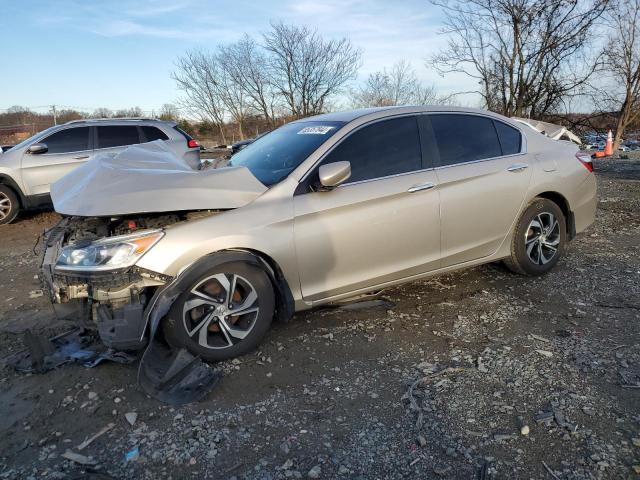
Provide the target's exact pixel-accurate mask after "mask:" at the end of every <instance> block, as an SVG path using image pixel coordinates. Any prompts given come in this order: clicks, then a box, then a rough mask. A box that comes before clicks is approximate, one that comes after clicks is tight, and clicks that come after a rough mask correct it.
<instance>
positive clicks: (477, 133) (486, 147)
mask: <svg viewBox="0 0 640 480" xmlns="http://www.w3.org/2000/svg"><path fill="white" fill-rule="evenodd" d="M429 118H430V120H431V125H432V127H433V134H434V136H435V139H436V143H437V145H438V150H439V151H440V165H441V166H445V165H455V164H456V163H463V162H470V161H473V160H482V159H483V158H492V157H499V156H500V155H502V150H501V149H500V142H499V141H498V134H497V133H496V129H495V127H494V126H493V120H492V119H490V118H487V117H481V116H478V115H460V114H437V115H430V116H429Z"/></svg>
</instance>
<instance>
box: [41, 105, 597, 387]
mask: <svg viewBox="0 0 640 480" xmlns="http://www.w3.org/2000/svg"><path fill="white" fill-rule="evenodd" d="M52 198H53V201H54V205H55V208H56V210H57V211H58V212H59V213H61V214H62V215H64V218H63V220H62V221H61V223H60V224H59V225H58V226H56V227H55V228H54V229H53V230H51V231H50V232H49V233H48V235H47V238H46V251H45V255H44V264H43V270H44V277H45V279H46V283H47V285H48V289H49V291H50V294H51V299H52V301H53V302H54V304H55V305H56V308H57V310H58V311H59V312H60V315H62V316H69V315H73V316H74V317H75V318H77V319H79V320H81V321H82V322H83V323H84V324H92V325H93V326H94V327H95V328H97V330H98V332H99V334H100V337H101V339H102V341H103V342H104V343H105V344H107V345H110V346H112V347H113V348H115V349H124V350H128V349H136V348H139V349H142V348H144V347H145V346H146V345H147V344H148V343H149V341H150V339H151V340H153V339H154V338H155V336H156V335H155V334H156V330H158V331H162V342H161V343H162V345H164V346H166V345H169V346H171V347H173V350H172V349H170V348H168V349H165V350H157V351H156V353H155V354H153V355H156V357H157V358H160V357H162V356H163V355H164V356H165V357H167V356H170V355H173V354H171V353H170V352H172V351H173V352H175V351H180V352H183V353H181V354H180V355H182V356H184V359H183V360H184V362H186V363H188V362H190V361H192V360H193V358H196V357H198V358H202V359H204V360H206V361H218V360H224V359H228V358H232V357H234V356H237V355H241V354H244V353H246V352H248V351H250V350H252V349H253V348H255V347H256V345H258V343H259V342H260V340H261V339H262V338H263V336H264V335H265V333H266V332H267V330H268V329H269V326H270V324H271V322H272V319H273V318H274V317H277V318H281V319H288V318H291V316H292V315H293V314H294V312H296V311H300V310H304V309H309V308H312V307H315V306H318V305H323V304H329V303H332V302H336V301H342V300H345V299H350V298H353V297H357V296H359V295H362V294H365V293H367V292H371V291H375V290H380V289H383V288H385V287H389V286H392V285H397V284H401V283H403V282H407V281H411V280H415V279H418V278H422V277H425V276H428V275H434V274H438V273H442V272H449V271H452V270H456V269H459V268H463V267H469V266H473V265H478V264H482V263H487V262H493V261H497V260H503V261H504V262H505V263H506V264H507V266H508V267H509V268H510V269H511V270H513V271H514V272H517V273H520V274H526V275H540V274H544V273H546V272H548V271H549V270H550V269H551V268H553V267H554V266H555V265H556V264H557V262H558V261H559V259H560V258H561V255H562V252H563V251H564V249H565V248H566V245H567V242H568V241H569V240H571V239H572V238H573V237H574V236H575V235H576V234H578V233H580V232H581V231H583V230H584V229H585V228H587V227H588V226H589V225H590V224H591V223H592V222H593V220H594V215H595V206H596V182H595V178H594V175H593V173H592V167H591V160H590V157H589V156H588V155H586V154H583V153H581V152H579V151H578V149H577V147H576V146H575V145H573V144H571V143H570V142H565V141H561V140H553V139H551V138H548V137H547V136H545V135H543V134H541V133H539V132H538V131H536V130H534V129H533V128H529V127H528V126H525V125H523V124H522V123H519V122H517V121H513V120H511V119H508V118H504V117H502V116H500V115H497V114H493V113H490V112H485V111H479V110H473V109H465V108H455V107H389V108H376V109H365V110H356V111H351V112H341V113H334V114H327V115H321V116H318V117H312V118H309V119H304V120H299V121H296V122H292V123H290V124H287V125H285V126H283V127H281V128H279V129H277V130H275V131H273V132H271V133H269V134H267V135H265V136H263V137H261V138H259V139H258V140H256V141H255V142H253V143H252V144H251V145H249V146H248V147H246V148H245V149H243V150H241V151H240V152H239V153H237V154H236V155H234V156H233V157H232V158H231V161H230V162H229V164H228V165H227V166H226V167H224V168H217V169H211V170H193V169H192V168H191V167H189V166H188V165H186V164H185V163H184V162H182V161H181V160H180V159H178V158H176V157H175V156H174V155H172V154H171V153H170V152H168V151H166V149H164V148H163V147H162V145H158V144H154V143H152V144H148V145H146V146H138V147H131V148H129V149H128V150H127V151H125V152H123V153H121V154H120V155H118V156H116V157H109V158H100V157H98V158H96V159H94V160H92V161H90V162H88V163H87V164H85V165H84V166H82V167H80V168H78V169H77V170H75V171H73V172H72V173H71V174H69V175H68V176H66V177H64V178H63V179H62V180H60V181H59V182H58V183H56V184H55V185H53V187H52ZM158 348H160V349H162V348H164V347H158ZM158 352H159V353H158ZM184 352H188V355H187V353H184ZM147 354H149V353H148V352H147ZM147 354H145V355H147ZM151 363H152V364H153V362H151ZM176 368H177V367H175V366H173V367H166V368H165V369H164V372H163V371H159V370H158V371H155V372H150V373H149V376H154V375H155V379H156V380H158V379H160V380H159V381H161V379H162V378H165V381H166V380H167V379H166V374H167V371H169V370H175V369H176ZM161 370H162V369H161ZM163 375H165V377H163ZM142 383H144V382H142Z"/></svg>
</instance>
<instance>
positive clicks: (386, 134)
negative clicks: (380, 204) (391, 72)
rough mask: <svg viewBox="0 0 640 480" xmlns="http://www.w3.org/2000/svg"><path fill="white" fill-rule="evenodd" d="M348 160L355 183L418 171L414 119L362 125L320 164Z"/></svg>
mask: <svg viewBox="0 0 640 480" xmlns="http://www.w3.org/2000/svg"><path fill="white" fill-rule="evenodd" d="M340 161H348V162H350V163H351V177H350V178H349V180H348V182H359V181H362V180H372V179H375V178H381V177H388V176H390V175H397V174H400V173H407V172H412V171H415V170H420V169H421V168H422V166H421V165H422V159H421V153H420V134H419V131H418V122H417V119H416V117H400V118H393V119H389V120H383V121H380V122H376V123H374V124H372V125H368V126H365V127H363V128H361V129H360V130H358V131H356V132H355V133H353V134H351V135H350V136H348V137H347V138H346V139H345V140H343V141H342V143H340V144H339V145H338V146H337V147H336V148H335V149H334V150H333V151H332V152H331V153H329V155H328V156H327V157H325V159H324V160H323V162H322V163H323V164H325V165H326V164H328V163H333V162H340Z"/></svg>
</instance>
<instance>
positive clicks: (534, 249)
mask: <svg viewBox="0 0 640 480" xmlns="http://www.w3.org/2000/svg"><path fill="white" fill-rule="evenodd" d="M566 238H567V228H566V220H565V217H564V214H563V213H562V210H560V207H558V205H556V204H555V203H554V202H552V201H551V200H547V199H546V198H537V199H535V200H534V201H533V202H532V203H531V205H529V207H527V209H526V210H525V211H524V213H523V214H522V216H521V217H520V220H519V221H518V225H517V226H516V230H515V232H514V235H513V239H512V240H511V256H510V257H508V258H507V259H505V264H506V265H507V267H508V268H509V269H510V270H511V271H513V272H515V273H519V274H522V275H542V274H543V273H547V272H548V271H549V270H551V269H552V268H553V267H554V266H555V264H556V263H558V260H559V259H560V256H561V255H562V253H563V251H564V248H565V243H566Z"/></svg>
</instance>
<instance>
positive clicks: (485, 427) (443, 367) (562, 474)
mask: <svg viewBox="0 0 640 480" xmlns="http://www.w3.org/2000/svg"><path fill="white" fill-rule="evenodd" d="M596 170H597V177H598V184H599V197H600V202H599V208H598V215H597V220H596V223H595V224H594V225H593V226H592V227H590V229H589V230H588V231H587V232H585V233H584V234H582V235H580V236H579V237H578V238H577V239H576V240H574V241H573V242H572V243H571V244H570V248H569V250H568V252H567V254H566V256H565V257H564V258H563V259H562V260H561V262H560V263H559V265H558V266H557V267H556V269H555V270H554V271H552V272H551V273H550V274H548V275H546V276H544V277H539V278H525V277H520V276H516V275H512V274H510V273H508V272H507V271H506V270H505V269H504V268H503V267H502V266H500V265H486V266H482V267H479V268H474V269H470V270H465V271H461V272H458V273H455V274H451V275H445V276H439V277H435V278H432V279H429V280H424V281H418V282H414V283H411V284H408V285H405V286H403V287H400V288H395V289H391V290H388V291H387V292H385V298H386V299H387V300H388V301H389V302H390V303H386V304H383V305H380V306H374V307H370V308H360V309H353V308H340V309H321V310H316V311H313V312H307V313H303V314H300V315H296V317H295V318H294V320H293V321H292V322H290V323H288V324H277V325H274V327H273V328H272V330H271V331H270V333H269V334H268V336H267V338H266V340H265V341H264V343H263V345H262V347H261V350H260V351H258V352H255V353H253V354H250V355H246V356H244V357H242V358H239V359H236V360H233V361H230V362H226V363H225V364H223V365H222V368H223V369H224V370H225V372H226V375H225V378H224V379H223V380H222V382H221V384H220V386H219V387H218V388H217V389H216V390H215V391H214V392H213V393H212V394H211V395H210V396H209V397H208V398H207V399H206V400H205V401H203V402H201V403H198V404H194V405H189V406H186V407H181V408H172V407H169V406H165V405H162V404H159V403H158V402H156V401H154V400H151V399H149V398H147V397H146V396H145V395H143V394H142V393H141V392H140V391H139V390H138V388H137V387H136V378H135V373H136V366H135V365H129V366H122V365H115V364H103V365H100V366H98V367H96V368H94V369H86V368H83V367H80V366H75V365H69V366H65V367H62V368H60V369H58V370H55V371H52V372H49V373H47V374H44V375H21V374H17V373H15V372H13V371H12V370H10V369H9V368H8V367H6V366H5V367H2V370H1V379H0V405H1V407H2V412H3V415H2V418H0V478H33V479H36V478H38V479H40V478H111V477H113V478H149V479H156V478H184V477H187V476H193V477H196V478H228V479H232V478H235V479H245V478H247V479H249V478H251V479H254V478H256V479H282V478H361V479H371V478H445V479H446V478H548V479H592V478H639V477H640V388H639V387H640V322H639V320H640V281H639V279H640V252H639V250H640V158H636V159H631V160H620V159H613V160H599V161H597V164H596ZM56 218H57V217H56V215H55V214H53V213H39V214H32V215H28V216H25V217H23V218H22V219H21V220H20V221H18V222H17V223H15V224H13V225H10V226H6V227H2V229H1V230H0V238H1V239H2V242H0V271H1V272H2V276H1V277H0V287H1V288H2V292H3V296H2V298H0V348H2V350H3V352H4V354H9V353H12V352H15V351H17V350H19V349H20V348H21V340H20V333H21V332H23V331H24V330H25V329H26V328H31V329H33V330H34V331H37V332H43V333H47V334H52V333H55V332H59V331H61V330H62V329H64V328H65V327H66V326H65V325H64V324H61V323H60V322H58V321H56V320H54V319H53V316H52V314H51V310H50V307H49V305H48V301H47V299H46V298H45V297H43V296H41V291H39V288H40V285H39V280H38V278H37V275H38V258H37V257H36V256H34V255H33V253H32V248H33V245H34V244H35V242H36V239H37V235H38V234H39V232H41V231H42V229H43V228H45V227H47V226H50V225H52V224H53V223H54V222H55V221H56ZM132 414H134V415H132ZM105 430H106V431H105ZM100 432H104V433H102V434H101V435H100V436H98V437H97V438H96V439H95V440H93V441H92V442H91V443H90V444H89V445H88V446H86V447H85V448H82V449H81V448H79V446H80V444H81V443H82V442H83V441H84V440H86V439H89V438H91V437H92V436H94V435H95V434H97V433H100ZM135 449H137V450H135ZM68 452H72V454H71V455H67V453H68ZM128 452H130V454H129V458H127V453H128ZM73 454H79V455H80V456H79V457H75V460H74V459H67V458H65V456H66V457H72V458H74V457H73V456H72V455H73ZM63 455H64V456H63ZM79 462H81V463H79ZM82 462H84V463H86V465H82ZM91 472H94V473H91ZM95 472H98V473H95ZM99 474H103V476H100V475H99Z"/></svg>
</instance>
